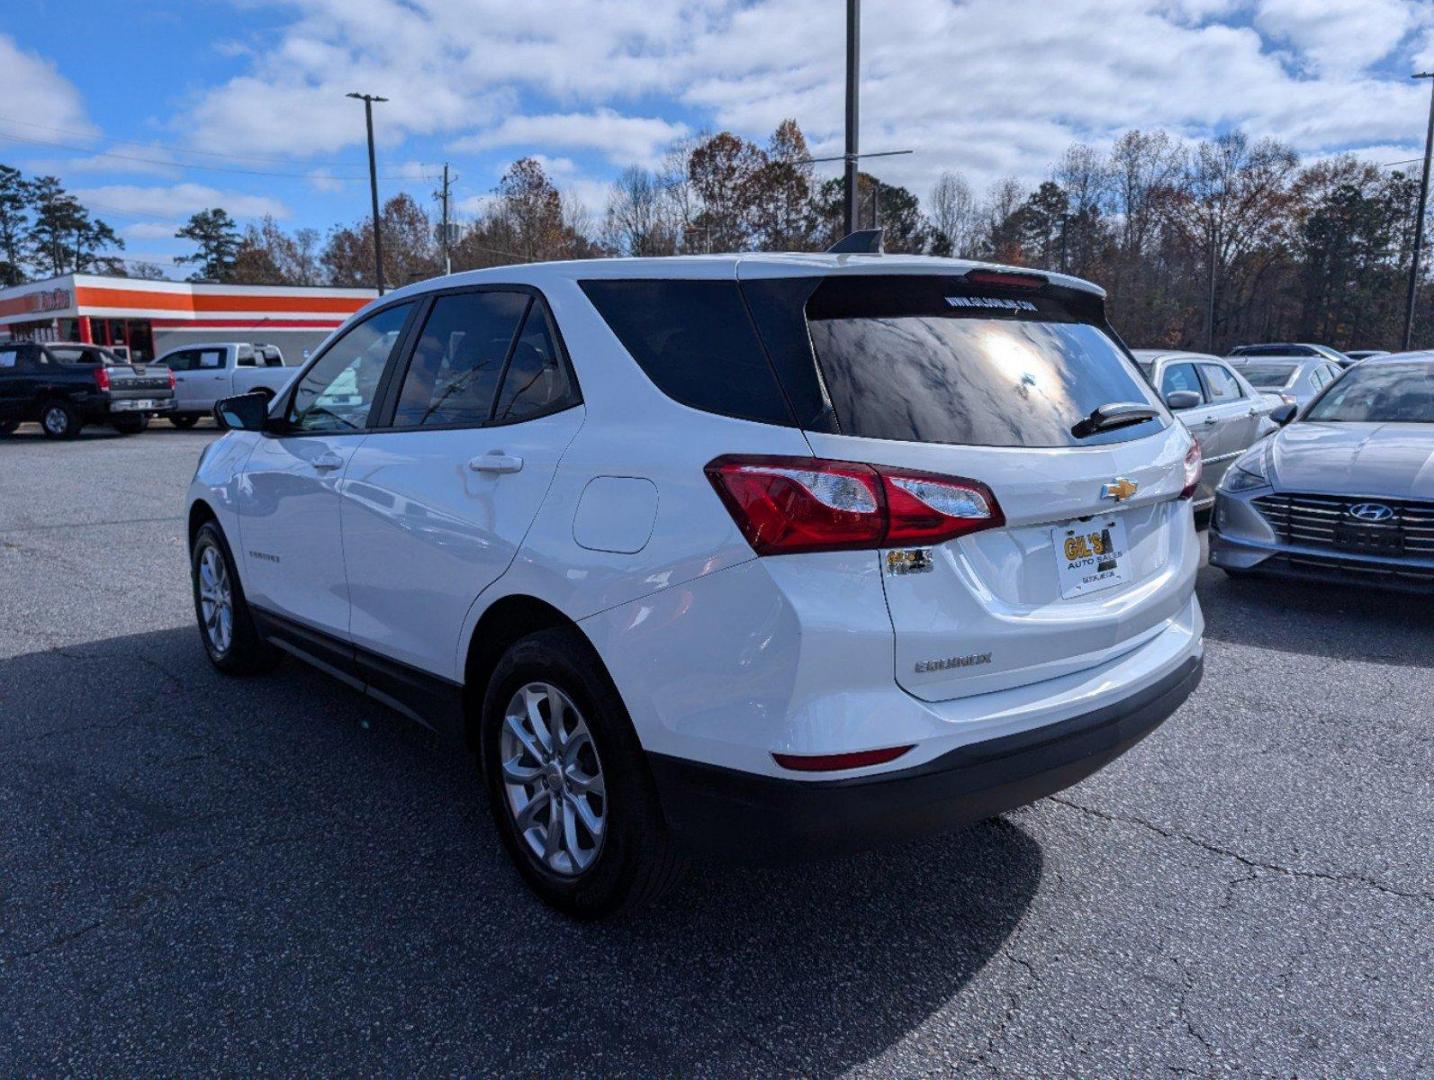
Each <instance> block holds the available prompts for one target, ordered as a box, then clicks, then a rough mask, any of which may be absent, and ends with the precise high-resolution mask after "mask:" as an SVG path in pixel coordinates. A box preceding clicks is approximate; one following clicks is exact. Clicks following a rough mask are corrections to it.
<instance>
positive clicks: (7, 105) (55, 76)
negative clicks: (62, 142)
mask: <svg viewBox="0 0 1434 1080" xmlns="http://www.w3.org/2000/svg"><path fill="white" fill-rule="evenodd" d="M0 72H3V75H0V80H3V87H4V89H3V91H0V112H3V113H4V115H5V116H6V117H7V118H8V119H9V120H10V121H11V123H7V124H5V125H4V126H5V127H6V128H7V129H9V130H10V131H11V133H12V134H14V135H18V136H22V137H24V138H27V139H29V138H34V139H48V140H50V141H54V140H55V138H56V136H55V135H54V134H53V133H52V132H51V133H47V132H45V131H43V130H41V129H40V128H39V127H38V126H33V125H44V126H45V127H46V128H52V129H62V130H64V131H69V132H75V133H78V134H86V133H90V132H93V131H94V130H95V128H94V125H93V124H91V123H90V120H89V116H88V115H87V114H86V112H85V103H84V100H83V99H82V98H81V97H80V92H79V91H78V90H77V89H75V87H74V85H73V84H72V83H71V82H70V81H69V80H68V79H66V78H65V77H64V76H63V75H61V74H60V72H59V70H58V68H56V66H55V64H54V62H53V61H50V60H46V59H45V58H44V57H41V56H37V55H36V54H34V53H29V52H25V51H24V50H23V49H21V48H20V47H19V46H18V45H17V44H16V43H15V40H14V38H11V37H8V36H6V35H4V34H0ZM14 121H23V123H14Z"/></svg>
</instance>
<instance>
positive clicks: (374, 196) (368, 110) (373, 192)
mask: <svg viewBox="0 0 1434 1080" xmlns="http://www.w3.org/2000/svg"><path fill="white" fill-rule="evenodd" d="M348 96H349V97H351V98H357V99H358V100H359V101H362V102H363V118H364V123H365V124H366V125H367V126H368V193H369V198H370V199H371V200H372V202H373V264H374V265H373V269H374V280H375V281H377V282H378V294H379V296H382V295H383V238H382V236H381V235H380V234H381V232H382V230H381V229H380V228H379V222H378V166H377V165H375V164H374V156H373V103H374V102H375V101H387V100H388V98H386V97H379V96H378V95H377V94H349V95H348Z"/></svg>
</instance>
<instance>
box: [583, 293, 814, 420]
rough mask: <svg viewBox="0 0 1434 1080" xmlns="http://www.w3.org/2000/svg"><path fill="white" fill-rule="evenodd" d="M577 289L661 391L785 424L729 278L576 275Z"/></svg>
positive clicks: (786, 414) (782, 403) (785, 412)
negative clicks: (594, 277) (586, 278)
mask: <svg viewBox="0 0 1434 1080" xmlns="http://www.w3.org/2000/svg"><path fill="white" fill-rule="evenodd" d="M582 288H583V292H585V293H586V294H587V297H588V299H589V300H591V301H592V303H593V306H594V307H596V308H597V310H598V313H599V314H600V315H601V316H602V317H603V320H604V321H605V322H606V323H607V324H608V326H609V327H611V329H612V332H613V333H614V334H616V335H617V338H618V340H619V341H621V342H622V344H623V347H624V348H625V349H627V351H628V352H629V353H630V354H631V355H632V358H633V359H634V360H636V361H637V363H638V365H639V366H640V367H641V368H642V370H643V372H644V373H645V374H646V375H647V377H648V378H649V379H651V380H652V381H653V382H654V383H656V384H657V387H658V389H660V390H661V391H662V392H663V393H665V394H667V395H668V396H669V397H671V398H674V399H675V400H677V401H680V402H682V404H684V405H690V406H691V407H692V408H694V409H702V410H703V411H705V412H712V413H719V414H721V415H723V416H733V417H737V418H738V419H742V420H757V421H760V422H762V423H767V424H784V425H788V426H790V425H791V424H792V416H791V411H790V409H788V407H787V403H786V400H785V399H784V398H783V396H782V391H781V388H780V387H779V386H778V384H777V378H776V375H775V374H774V373H773V371H772V366H771V364H770V363H768V361H767V357H766V354H765V353H764V352H763V350H762V344H761V342H760V341H759V340H758V338H757V334H756V331H755V330H754V329H753V327H752V322H751V320H750V319H749V318H748V316H747V309H746V306H745V305H744V304H743V302H742V294H741V292H740V291H739V290H738V287H737V284H736V282H732V281H584V282H582Z"/></svg>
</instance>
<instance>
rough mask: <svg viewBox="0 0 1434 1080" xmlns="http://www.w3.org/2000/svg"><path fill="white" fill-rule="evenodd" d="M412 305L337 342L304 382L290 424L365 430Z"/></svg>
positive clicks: (311, 428)
mask: <svg viewBox="0 0 1434 1080" xmlns="http://www.w3.org/2000/svg"><path fill="white" fill-rule="evenodd" d="M412 306H413V305H412V304H396V305H395V306H393V307H390V308H384V309H383V310H382V311H380V312H378V313H377V314H375V315H372V316H370V317H369V318H367V319H365V320H364V321H363V322H361V323H359V324H358V325H357V326H355V327H353V328H352V329H351V330H349V331H348V332H347V333H345V334H344V336H343V337H341V338H339V339H338V341H336V342H334V344H333V345H332V346H331V347H330V348H329V349H328V350H326V351H325V353H324V355H323V356H322V357H321V358H320V359H319V361H318V363H316V364H315V365H314V366H313V367H312V368H310V369H309V371H308V374H306V375H305V376H304V377H303V379H302V380H300V382H299V385H298V387H297V388H296V389H295V391H294V397H293V400H292V402H290V405H289V423H290V424H291V425H292V426H293V427H295V428H297V429H298V430H300V431H357V430H359V429H360V428H362V427H364V425H365V424H367V422H368V414H369V411H370V410H371V409H372V408H373V401H374V396H375V395H376V394H377V393H378V384H379V380H380V379H381V378H382V377H383V369H384V367H385V365H387V364H388V359H389V356H390V355H391V354H392V353H393V350H394V348H395V346H397V344H398V338H399V334H400V333H401V332H402V331H403V323H404V320H405V319H407V318H408V313H409V310H410V309H411V308H412Z"/></svg>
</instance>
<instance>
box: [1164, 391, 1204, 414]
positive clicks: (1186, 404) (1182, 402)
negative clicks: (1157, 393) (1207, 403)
mask: <svg viewBox="0 0 1434 1080" xmlns="http://www.w3.org/2000/svg"><path fill="white" fill-rule="evenodd" d="M1199 405H1200V395H1199V394H1197V393H1195V391H1194V390H1172V391H1170V393H1168V394H1166V395H1165V407H1166V408H1168V409H1169V410H1170V411H1171V412H1179V411H1180V410H1182V409H1194V408H1198V407H1199Z"/></svg>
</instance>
